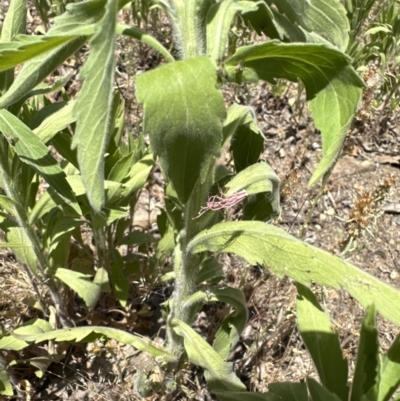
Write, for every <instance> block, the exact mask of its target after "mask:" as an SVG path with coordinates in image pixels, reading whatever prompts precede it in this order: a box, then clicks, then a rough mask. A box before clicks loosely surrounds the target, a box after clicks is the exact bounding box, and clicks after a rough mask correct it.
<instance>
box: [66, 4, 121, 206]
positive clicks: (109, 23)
mask: <svg viewBox="0 0 400 401" xmlns="http://www.w3.org/2000/svg"><path fill="white" fill-rule="evenodd" d="M117 6H118V2H117V0H108V1H107V5H106V12H105V15H104V17H103V19H102V20H101V21H100V22H99V23H98V24H97V25H96V33H95V35H94V36H93V38H92V40H91V41H90V43H91V52H90V55H89V57H88V59H87V61H86V63H85V65H84V67H83V68H82V70H81V74H80V75H81V77H82V78H84V82H83V86H82V90H81V92H80V93H79V96H78V99H77V101H76V104H75V107H74V110H73V112H74V115H75V117H76V118H77V122H76V131H75V136H74V139H73V147H77V149H78V162H79V166H80V171H81V175H82V180H83V183H84V185H85V188H86V190H87V193H86V195H87V197H88V199H89V202H90V204H91V206H92V208H93V209H94V210H95V211H97V212H98V211H100V210H101V208H102V207H103V206H104V203H105V194H104V152H105V149H106V147H107V143H108V139H109V130H110V126H109V123H110V111H111V104H112V100H113V93H112V89H113V80H114V49H115V27H116V14H117V11H118V8H117Z"/></svg>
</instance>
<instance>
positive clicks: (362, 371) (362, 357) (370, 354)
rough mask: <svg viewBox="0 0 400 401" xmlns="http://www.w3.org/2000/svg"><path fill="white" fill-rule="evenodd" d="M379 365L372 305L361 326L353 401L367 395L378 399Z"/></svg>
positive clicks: (376, 332)
mask: <svg viewBox="0 0 400 401" xmlns="http://www.w3.org/2000/svg"><path fill="white" fill-rule="evenodd" d="M371 301H372V300H371ZM379 365H380V361H379V342H378V330H377V328H376V313H375V307H374V306H373V305H372V306H370V307H368V308H367V311H366V313H365V317H364V320H363V323H362V326H361V333H360V343H359V345H358V351H357V359H356V367H355V369H354V377H353V384H352V386H351V395H350V400H351V401H358V400H361V399H362V397H363V396H367V395H369V397H368V399H376V398H377V396H378V386H379V373H380V366H379Z"/></svg>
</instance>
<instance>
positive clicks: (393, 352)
mask: <svg viewBox="0 0 400 401" xmlns="http://www.w3.org/2000/svg"><path fill="white" fill-rule="evenodd" d="M399 385H400V335H397V337H396V338H395V340H394V341H393V343H392V345H391V346H390V348H389V350H388V351H387V353H386V354H385V355H384V356H383V358H382V369H381V378H380V383H379V396H378V401H389V400H390V397H391V396H392V395H393V394H394V392H395V391H396V389H397V388H398V387H399Z"/></svg>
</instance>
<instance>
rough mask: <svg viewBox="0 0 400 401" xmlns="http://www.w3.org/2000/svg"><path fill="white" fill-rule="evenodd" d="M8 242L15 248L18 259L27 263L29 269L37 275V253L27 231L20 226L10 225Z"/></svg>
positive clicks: (9, 245)
mask: <svg viewBox="0 0 400 401" xmlns="http://www.w3.org/2000/svg"><path fill="white" fill-rule="evenodd" d="M7 244H8V245H6V246H8V247H10V248H11V249H12V250H13V252H14V253H15V256H16V257H17V259H18V261H19V262H21V263H23V264H25V265H27V266H28V268H29V270H30V271H31V272H32V273H33V274H34V275H37V260H36V255H35V252H34V250H33V247H32V243H31V241H30V240H29V238H28V236H27V235H26V233H25V231H24V230H23V229H22V228H20V227H10V228H9V229H8V232H7ZM14 244H16V245H17V246H14Z"/></svg>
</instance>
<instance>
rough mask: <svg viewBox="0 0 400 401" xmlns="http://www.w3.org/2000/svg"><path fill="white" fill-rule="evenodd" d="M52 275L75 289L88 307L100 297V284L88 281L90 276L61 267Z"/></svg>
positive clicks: (90, 307) (93, 304)
mask: <svg viewBox="0 0 400 401" xmlns="http://www.w3.org/2000/svg"><path fill="white" fill-rule="evenodd" d="M54 276H55V277H57V278H58V279H60V280H61V281H62V282H63V283H64V284H66V285H67V286H68V287H70V288H71V289H72V290H74V291H76V293H77V294H78V295H79V296H80V297H81V298H82V299H83V300H84V301H85V304H86V305H87V307H88V308H89V309H92V308H93V307H94V306H95V304H96V302H97V301H98V299H99V297H100V286H99V285H97V284H94V283H92V282H91V281H89V280H90V279H91V276H89V275H87V274H82V273H79V272H76V271H73V270H70V269H64V268H62V267H59V268H57V270H56V271H55V274H54ZM27 341H28V340H27Z"/></svg>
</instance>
